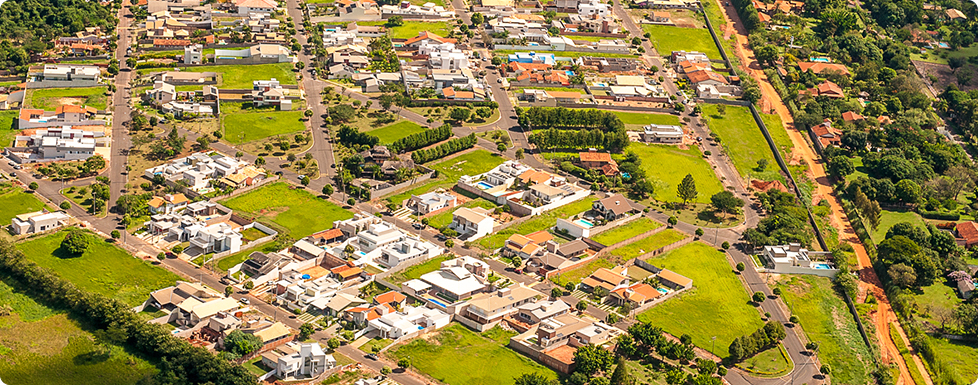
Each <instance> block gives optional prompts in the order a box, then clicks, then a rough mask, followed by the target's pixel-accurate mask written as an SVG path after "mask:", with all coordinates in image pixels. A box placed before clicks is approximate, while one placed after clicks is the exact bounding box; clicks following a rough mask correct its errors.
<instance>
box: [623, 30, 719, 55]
mask: <svg viewBox="0 0 978 385" xmlns="http://www.w3.org/2000/svg"><path fill="white" fill-rule="evenodd" d="M642 30H643V31H645V32H647V33H651V34H652V38H651V39H649V41H651V42H652V45H653V46H655V50H656V51H658V52H659V55H660V56H669V54H671V53H672V51H682V50H686V51H698V52H702V53H705V54H706V56H709V57H710V58H711V59H722V58H723V57H721V56H720V49H719V48H717V45H716V44H715V43H713V37H712V36H710V30H708V29H706V28H680V27H673V26H671V25H652V24H645V25H642Z"/></svg>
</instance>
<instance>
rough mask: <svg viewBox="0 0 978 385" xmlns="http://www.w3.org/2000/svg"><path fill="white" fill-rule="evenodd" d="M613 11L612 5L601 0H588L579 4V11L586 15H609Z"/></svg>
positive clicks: (580, 13)
mask: <svg viewBox="0 0 978 385" xmlns="http://www.w3.org/2000/svg"><path fill="white" fill-rule="evenodd" d="M609 12H611V6H610V5H608V4H605V3H602V2H601V1H599V0H587V1H582V2H580V3H578V4H577V13H578V14H579V15H581V16H582V17H584V16H593V15H597V16H607V15H608V13H609Z"/></svg>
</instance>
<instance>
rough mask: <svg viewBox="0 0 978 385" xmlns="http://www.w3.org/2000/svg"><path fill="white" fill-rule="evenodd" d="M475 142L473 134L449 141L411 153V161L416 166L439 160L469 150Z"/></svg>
mask: <svg viewBox="0 0 978 385" xmlns="http://www.w3.org/2000/svg"><path fill="white" fill-rule="evenodd" d="M475 142H476V137H475V134H469V136H466V137H463V138H455V139H452V140H449V141H447V142H445V143H442V144H440V145H438V146H437V147H434V148H430V149H420V150H417V151H415V152H412V153H411V159H412V160H414V163H417V164H422V163H428V162H430V161H432V160H435V159H440V158H443V157H446V156H448V155H451V154H454V153H456V152H459V151H462V150H467V149H470V148H472V147H474V146H475Z"/></svg>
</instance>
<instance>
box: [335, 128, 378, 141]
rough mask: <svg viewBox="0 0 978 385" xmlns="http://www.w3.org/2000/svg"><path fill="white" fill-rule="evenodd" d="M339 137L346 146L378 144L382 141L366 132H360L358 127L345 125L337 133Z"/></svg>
mask: <svg viewBox="0 0 978 385" xmlns="http://www.w3.org/2000/svg"><path fill="white" fill-rule="evenodd" d="M336 135H337V137H338V138H339V140H340V143H342V144H343V145H344V146H347V147H353V146H369V147H373V146H376V145H377V143H380V138H378V137H376V136H373V135H370V134H368V133H366V132H360V131H358V130H357V129H356V128H353V127H350V126H347V125H345V124H344V125H343V126H341V127H340V129H339V131H337V133H336Z"/></svg>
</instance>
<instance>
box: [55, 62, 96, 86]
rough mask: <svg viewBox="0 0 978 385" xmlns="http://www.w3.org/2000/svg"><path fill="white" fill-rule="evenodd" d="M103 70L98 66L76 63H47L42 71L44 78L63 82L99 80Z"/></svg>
mask: <svg viewBox="0 0 978 385" xmlns="http://www.w3.org/2000/svg"><path fill="white" fill-rule="evenodd" d="M101 74H102V71H101V70H100V69H99V67H98V66H91V65H74V64H46V65H44V69H43V70H42V72H41V75H42V76H43V78H44V80H53V81H61V82H73V81H87V82H93V83H94V82H98V81H99V78H100V76H101Z"/></svg>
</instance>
